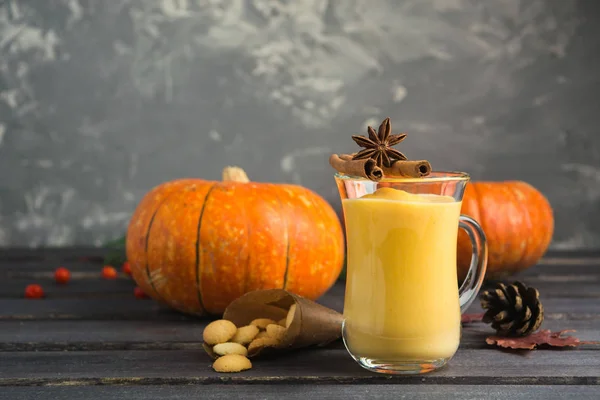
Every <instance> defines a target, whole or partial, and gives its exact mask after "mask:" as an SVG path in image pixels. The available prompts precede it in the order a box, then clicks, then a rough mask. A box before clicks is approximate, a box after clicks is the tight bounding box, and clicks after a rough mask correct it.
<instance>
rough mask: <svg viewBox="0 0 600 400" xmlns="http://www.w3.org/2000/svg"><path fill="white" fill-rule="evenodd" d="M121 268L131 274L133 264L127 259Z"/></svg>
mask: <svg viewBox="0 0 600 400" xmlns="http://www.w3.org/2000/svg"><path fill="white" fill-rule="evenodd" d="M121 268H122V269H123V273H125V274H127V275H131V266H130V265H129V261H125V262H124V263H123V266H122V267H121Z"/></svg>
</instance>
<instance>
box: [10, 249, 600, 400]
mask: <svg viewBox="0 0 600 400" xmlns="http://www.w3.org/2000/svg"><path fill="white" fill-rule="evenodd" d="M102 255H103V254H102V251H101V250H97V249H66V250H37V251H27V250H3V251H0V399H11V400H14V399H54V400H59V399H76V398H82V399H94V400H101V399H128V400H136V399H145V400H148V399H171V398H173V399H192V398H194V399H212V398H215V399H237V398H240V399H241V398H243V399H258V398H260V399H263V398H279V399H290V400H291V399H304V400H306V399H320V398H328V399H333V398H340V399H341V398H343V399H378V398H388V397H389V398H396V399H399V398H415V397H417V398H425V399H471V398H473V399H480V398H485V399H495V398H498V399H513V398H521V397H522V398H528V399H555V398H556V399H571V398H572V399H600V347H599V346H591V345H590V346H585V347H581V348H578V349H569V350H536V351H532V352H527V353H515V352H510V351H502V350H499V349H496V348H493V347H490V346H487V345H486V344H485V342H484V338H485V337H486V335H488V334H490V333H492V332H491V330H490V328H489V326H487V325H485V324H483V323H473V324H469V325H466V326H465V328H464V333H463V340H462V343H461V346H460V349H459V351H458V352H457V354H456V356H455V357H454V358H453V359H452V360H451V362H450V363H449V365H448V366H446V367H445V368H443V369H441V370H439V371H436V372H433V373H430V374H426V375H420V376H408V377H390V376H387V375H379V374H374V373H370V372H368V371H366V370H363V369H362V368H360V367H359V366H358V364H356V363H355V362H354V361H353V360H352V359H351V358H350V356H349V355H348V354H347V353H346V350H345V349H344V347H343V345H342V343H340V342H338V343H334V344H333V345H331V346H330V347H328V348H325V349H314V350H302V351H298V352H295V353H292V354H289V355H286V356H283V357H280V358H275V359H268V360H256V361H255V362H254V368H253V369H252V370H249V371H246V372H244V373H240V374H233V375H224V374H217V373H215V372H213V371H212V369H211V368H210V365H211V362H210V360H209V358H208V357H207V356H206V355H205V354H204V352H203V351H202V349H201V346H200V343H199V342H200V340H201V336H202V330H203V327H204V326H205V325H206V323H207V321H206V320H199V319H194V318H190V317H187V316H183V315H180V314H177V313H175V312H172V311H169V310H166V309H163V308H161V307H159V306H158V305H157V304H156V303H155V302H154V301H152V300H148V299H136V298H135V297H134V296H133V287H134V284H133V282H132V281H131V280H130V279H128V278H125V277H120V278H119V279H117V280H114V281H108V280H104V279H101V278H100V277H99V273H100V272H99V271H100V269H101V266H102ZM61 265H62V266H65V267H67V268H69V269H70V270H71V272H72V281H71V283H70V284H69V285H67V286H58V285H56V284H55V283H54V281H53V271H54V269H55V268H56V267H58V266H61ZM519 279H522V280H523V281H524V282H526V283H528V284H530V285H533V286H535V287H537V288H538V289H539V290H540V292H541V294H542V301H543V303H544V308H545V310H546V320H545V322H544V325H543V327H544V328H546V329H551V330H562V329H576V330H577V331H578V332H577V333H576V334H577V335H578V336H579V337H580V338H581V339H586V340H600V254H599V253H596V254H591V253H587V254H582V253H579V254H551V255H549V256H547V257H546V258H545V259H544V260H543V262H542V263H541V264H540V265H539V266H536V267H534V268H532V269H530V270H529V271H527V272H526V273H525V274H523V275H521V276H520V277H519ZM29 283H40V284H42V285H43V287H44V289H45V291H46V293H47V297H46V298H45V299H42V300H31V299H24V298H23V290H24V287H25V286H26V285H27V284H29ZM320 301H321V302H322V303H323V304H325V305H327V306H329V307H332V308H334V309H336V310H339V311H341V310H342V304H343V282H341V283H338V284H337V285H335V286H334V287H333V288H332V289H331V290H330V292H329V293H328V294H327V295H326V296H324V297H323V298H322V299H321V300H320ZM479 311H480V308H479V305H478V304H474V305H473V307H472V309H471V310H470V312H479Z"/></svg>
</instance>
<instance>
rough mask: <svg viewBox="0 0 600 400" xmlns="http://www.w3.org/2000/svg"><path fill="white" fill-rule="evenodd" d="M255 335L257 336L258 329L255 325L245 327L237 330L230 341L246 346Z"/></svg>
mask: <svg viewBox="0 0 600 400" xmlns="http://www.w3.org/2000/svg"><path fill="white" fill-rule="evenodd" d="M256 335H258V327H256V326H255V325H246V326H242V327H241V328H238V330H237V332H236V333H235V335H234V336H233V338H231V341H232V342H234V343H239V344H248V343H250V342H251V341H252V339H254V338H255V337H256Z"/></svg>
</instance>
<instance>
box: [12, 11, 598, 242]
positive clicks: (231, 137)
mask: <svg viewBox="0 0 600 400" xmlns="http://www.w3.org/2000/svg"><path fill="white" fill-rule="evenodd" d="M599 20H600V2H599V1H596V0H587V1H585V0H581V1H574V0H573V1H572V0H554V1H552V0H487V1H481V0H427V1H426V0H405V1H400V0H329V1H327V0H294V1H292V0H287V1H282V0H281V1H267V0H52V1H51V0H28V1H27V0H0V246H1V247H6V246H41V245H46V246H65V245H72V244H86V245H87V244H95V245H98V244H100V243H102V242H104V241H106V240H109V239H111V238H115V237H117V236H119V235H121V234H122V233H123V232H124V229H125V227H126V225H127V222H128V219H129V217H130V215H131V212H132V211H133V209H134V207H135V205H136V203H137V202H138V201H139V199H140V198H141V197H142V196H143V194H144V193H145V192H146V191H148V190H149V189H150V188H151V187H152V186H154V185H156V184H159V183H161V182H163V181H166V180H170V179H174V178H177V177H201V178H207V179H218V178H219V177H220V170H221V168H222V167H223V166H225V165H228V164H237V165H240V166H242V167H243V168H245V169H246V170H247V172H248V174H249V175H250V177H251V178H254V179H255V180H259V181H275V182H284V181H285V182H295V183H298V184H302V185H305V186H307V187H309V188H311V189H313V190H315V191H317V192H318V193H320V194H321V195H323V196H324V197H326V198H327V199H328V200H330V201H331V202H332V203H333V204H334V205H335V207H339V200H338V198H337V193H336V191H335V189H334V182H333V179H332V176H331V175H332V174H331V172H332V171H331V169H330V167H329V165H328V163H327V156H328V155H329V154H330V153H331V152H332V151H334V149H335V150H348V151H349V150H352V149H354V146H353V145H352V142H351V141H350V138H349V135H350V134H354V133H361V134H362V133H364V132H365V127H366V125H367V124H377V123H378V122H379V121H381V120H382V119H383V118H384V117H386V116H390V117H391V118H392V122H393V125H392V127H393V128H394V131H395V132H398V131H401V130H402V131H406V132H407V133H408V134H409V137H408V139H407V140H406V141H405V142H404V143H403V144H402V149H403V150H404V151H405V152H406V154H407V155H408V156H409V157H410V158H427V159H429V160H430V161H431V162H432V164H433V166H434V168H436V169H457V170H464V171H468V172H470V173H471V174H472V176H473V178H474V179H491V180H500V179H522V180H525V181H527V182H529V183H531V184H533V185H534V186H536V187H537V188H538V189H540V190H541V191H542V192H543V193H545V194H546V195H547V196H548V198H549V200H550V202H551V203H552V205H553V207H554V209H555V213H556V223H557V229H556V233H555V236H554V241H553V244H552V246H553V248H555V249H574V248H599V247H600V212H599V211H600V134H599V133H598V129H599V128H598V126H599V125H600V72H599V71H600V24H598V21H599ZM336 143H343V144H344V145H343V146H342V147H344V148H340V145H339V144H338V145H336Z"/></svg>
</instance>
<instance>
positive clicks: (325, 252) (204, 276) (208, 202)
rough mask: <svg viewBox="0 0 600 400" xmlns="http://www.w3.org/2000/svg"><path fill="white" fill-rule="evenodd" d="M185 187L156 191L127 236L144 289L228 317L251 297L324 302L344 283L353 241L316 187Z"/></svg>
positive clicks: (230, 177) (241, 180) (239, 175)
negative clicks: (272, 291) (269, 294)
mask: <svg viewBox="0 0 600 400" xmlns="http://www.w3.org/2000/svg"><path fill="white" fill-rule="evenodd" d="M223 178H224V179H223V182H215V181H208V180H200V179H181V180H175V181H171V182H167V183H163V184H161V185H159V186H157V187H155V188H154V189H152V190H151V191H150V192H149V193H148V194H146V195H145V196H144V198H143V199H142V200H141V202H140V203H139V205H138V207H137V208H136V210H135V212H134V214H133V216H132V218H131V221H130V223H129V227H128V229H127V241H126V250H127V260H128V261H129V263H130V266H131V272H132V276H133V278H134V280H135V281H136V283H137V284H138V285H139V286H140V287H141V288H142V290H143V291H144V292H145V293H147V294H148V295H149V296H151V297H153V298H154V299H156V300H158V301H160V302H162V303H165V304H167V305H169V306H171V307H172V308H174V309H176V310H179V311H181V312H184V313H189V314H195V315H205V314H214V315H220V314H222V313H223V311H224V310H225V308H226V307H227V305H229V303H230V302H232V301H233V300H235V299H236V298H238V297H239V296H241V295H243V294H244V293H246V292H249V291H252V290H258V289H268V288H284V289H286V290H289V291H291V292H294V293H296V294H299V295H301V296H304V297H307V298H309V299H312V300H315V299H317V298H318V297H320V296H321V295H322V294H324V293H325V292H326V291H327V290H328V289H329V288H330V287H331V286H332V285H333V283H334V282H335V280H336V279H337V277H338V275H339V273H340V271H341V268H342V264H343V259H344V238H343V235H342V227H341V224H340V220H339V218H338V217H337V215H336V213H335V212H334V210H333V208H332V207H331V206H330V205H329V204H328V203H327V202H326V201H325V200H324V199H323V198H321V197H320V196H318V195H317V194H316V193H314V192H312V191H310V190H309V189H307V188H304V187H301V186H296V185H287V184H271V183H253V182H249V181H248V178H247V176H246V174H245V173H244V172H243V170H241V169H239V168H235V167H227V168H225V170H224V171H223Z"/></svg>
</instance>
